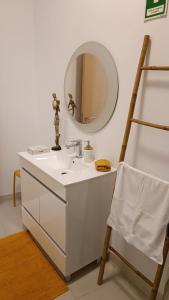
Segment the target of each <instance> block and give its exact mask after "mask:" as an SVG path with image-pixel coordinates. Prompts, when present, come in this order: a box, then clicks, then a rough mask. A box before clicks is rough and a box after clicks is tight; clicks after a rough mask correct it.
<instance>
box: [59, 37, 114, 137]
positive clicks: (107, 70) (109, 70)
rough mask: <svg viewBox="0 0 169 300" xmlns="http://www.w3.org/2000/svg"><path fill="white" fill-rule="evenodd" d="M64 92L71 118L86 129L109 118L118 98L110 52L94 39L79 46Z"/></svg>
mask: <svg viewBox="0 0 169 300" xmlns="http://www.w3.org/2000/svg"><path fill="white" fill-rule="evenodd" d="M64 93H65V101H66V107H67V110H68V113H69V115H70V116H71V119H72V120H73V121H74V122H75V123H76V125H77V126H78V127H79V128H81V129H82V130H84V131H86V132H96V131H98V130H99V129H101V128H102V127H104V126H105V125H106V123H107V122H108V121H109V120H110V118H111V116H112V114H113V112H114V109H115V106H116V102H117V97H118V74H117V69H116V65H115V62H114V59H113V57H112V55H111V54H110V52H109V51H108V50H107V49H106V48H105V47H104V46H103V45H101V44H99V43H97V42H87V43H85V44H83V45H81V46H80V47H79V48H78V49H77V50H76V51H75V52H74V54H73V56H72V57H71V59H70V62H69V64H68V67H67V70H66V75H65V83H64Z"/></svg>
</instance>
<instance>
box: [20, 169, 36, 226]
mask: <svg viewBox="0 0 169 300" xmlns="http://www.w3.org/2000/svg"><path fill="white" fill-rule="evenodd" d="M39 192H40V184H39V182H38V181H36V180H35V179H34V178H33V177H32V176H30V175H29V174H28V173H27V172H25V171H24V170H23V169H22V170H21V193H22V205H23V206H24V207H25V208H26V210H27V211H28V212H29V213H30V214H31V215H32V216H33V218H34V219H35V220H36V221H37V222H39Z"/></svg>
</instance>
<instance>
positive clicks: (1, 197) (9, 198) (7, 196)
mask: <svg viewBox="0 0 169 300" xmlns="http://www.w3.org/2000/svg"><path fill="white" fill-rule="evenodd" d="M12 198H13V194H8V195H2V196H0V201H6V200H11V199H12ZM16 199H19V200H20V199H21V192H18V193H16Z"/></svg>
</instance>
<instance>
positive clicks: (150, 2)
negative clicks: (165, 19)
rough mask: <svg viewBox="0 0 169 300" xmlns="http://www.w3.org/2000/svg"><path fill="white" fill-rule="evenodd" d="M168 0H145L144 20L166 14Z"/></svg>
mask: <svg viewBox="0 0 169 300" xmlns="http://www.w3.org/2000/svg"><path fill="white" fill-rule="evenodd" d="M167 6H168V0H146V12H145V21H146V20H150V19H154V18H157V17H162V16H166V14H167Z"/></svg>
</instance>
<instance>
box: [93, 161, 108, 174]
mask: <svg viewBox="0 0 169 300" xmlns="http://www.w3.org/2000/svg"><path fill="white" fill-rule="evenodd" d="M95 167H96V170H97V171H100V172H108V171H110V170H111V163H110V161H108V160H107V159H99V160H96V161H95Z"/></svg>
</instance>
